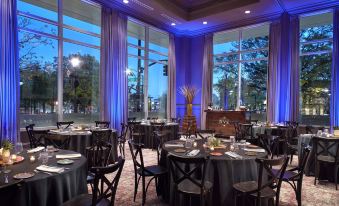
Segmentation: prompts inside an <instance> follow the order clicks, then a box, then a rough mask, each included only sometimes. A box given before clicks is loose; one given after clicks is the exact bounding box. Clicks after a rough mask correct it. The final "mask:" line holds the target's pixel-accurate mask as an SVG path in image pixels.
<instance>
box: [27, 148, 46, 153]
mask: <svg viewBox="0 0 339 206" xmlns="http://www.w3.org/2000/svg"><path fill="white" fill-rule="evenodd" d="M43 149H45V147H36V148H33V149H29V150H27V153H35V152H40V151H41V150H43Z"/></svg>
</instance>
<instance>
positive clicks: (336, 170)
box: [334, 166, 339, 190]
mask: <svg viewBox="0 0 339 206" xmlns="http://www.w3.org/2000/svg"><path fill="white" fill-rule="evenodd" d="M338 169H339V166H335V173H334V180H335V189H336V190H338Z"/></svg>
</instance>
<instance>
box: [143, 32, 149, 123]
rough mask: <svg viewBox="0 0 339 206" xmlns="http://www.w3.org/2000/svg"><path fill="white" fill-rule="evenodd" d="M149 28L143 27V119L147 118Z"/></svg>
mask: <svg viewBox="0 0 339 206" xmlns="http://www.w3.org/2000/svg"><path fill="white" fill-rule="evenodd" d="M148 44H149V27H147V26H146V27H145V62H144V67H145V71H144V72H145V73H144V112H145V118H146V119H147V117H148V62H149V57H148V53H149V51H148V47H149V45H148Z"/></svg>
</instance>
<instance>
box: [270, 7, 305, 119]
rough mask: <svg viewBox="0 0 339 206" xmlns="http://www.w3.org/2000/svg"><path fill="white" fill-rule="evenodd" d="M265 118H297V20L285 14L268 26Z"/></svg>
mask: <svg viewBox="0 0 339 206" xmlns="http://www.w3.org/2000/svg"><path fill="white" fill-rule="evenodd" d="M269 47H270V48H269V77H268V101H267V102H268V105H267V107H268V108H267V120H268V121H270V122H282V121H297V120H298V114H299V19H298V17H294V16H292V17H291V16H290V15H289V14H287V13H284V14H282V15H281V18H280V19H279V21H275V22H272V23H271V25H270V46H269Z"/></svg>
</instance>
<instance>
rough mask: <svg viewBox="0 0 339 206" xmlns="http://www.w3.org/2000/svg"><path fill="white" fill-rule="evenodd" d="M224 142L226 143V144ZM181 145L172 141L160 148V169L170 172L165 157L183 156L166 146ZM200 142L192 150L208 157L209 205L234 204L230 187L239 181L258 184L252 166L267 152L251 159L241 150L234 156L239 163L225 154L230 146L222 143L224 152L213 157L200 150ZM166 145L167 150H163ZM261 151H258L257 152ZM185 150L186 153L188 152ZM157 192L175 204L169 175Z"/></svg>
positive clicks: (256, 173) (208, 152)
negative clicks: (210, 191) (254, 181)
mask: <svg viewBox="0 0 339 206" xmlns="http://www.w3.org/2000/svg"><path fill="white" fill-rule="evenodd" d="M225 141H227V140H225ZM180 143H182V144H183V143H184V142H183V141H180V140H173V141H169V142H166V143H165V144H164V145H163V150H162V153H161V160H160V165H162V166H164V167H166V168H169V165H168V164H169V162H168V158H167V155H168V154H174V155H185V154H184V153H176V152H175V150H176V149H178V148H175V147H172V146H171V147H170V146H169V145H171V144H172V145H173V144H180ZM203 144H204V141H203V140H197V147H196V148H191V149H189V150H192V149H199V150H200V152H199V154H198V155H197V157H198V156H208V157H209V160H208V163H207V173H206V180H208V181H210V182H211V183H212V184H213V192H212V194H211V197H210V198H209V200H208V201H209V205H232V202H233V184H234V183H237V182H242V181H250V180H257V177H258V166H257V163H256V162H255V159H256V158H257V157H266V155H267V154H266V152H257V153H255V154H254V155H253V153H252V155H251V156H249V155H247V154H248V153H247V152H245V151H244V150H243V149H238V150H235V151H234V152H236V153H237V154H239V155H241V159H236V158H233V157H230V156H228V155H226V154H225V152H226V151H229V146H230V143H227V142H226V143H224V144H225V145H226V147H225V148H221V149H216V150H214V152H216V151H217V152H220V153H222V155H221V156H212V155H211V154H210V151H209V149H208V148H205V147H204V146H203ZM166 145H168V146H166ZM258 149H261V148H258ZM189 150H188V151H189ZM159 185H160V186H159V187H160V188H159V190H160V191H161V193H162V196H163V198H164V199H165V200H166V201H168V202H169V203H170V205H175V202H174V194H173V193H174V186H173V182H172V180H171V175H170V174H168V176H167V178H165V179H161V180H160V181H159Z"/></svg>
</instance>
